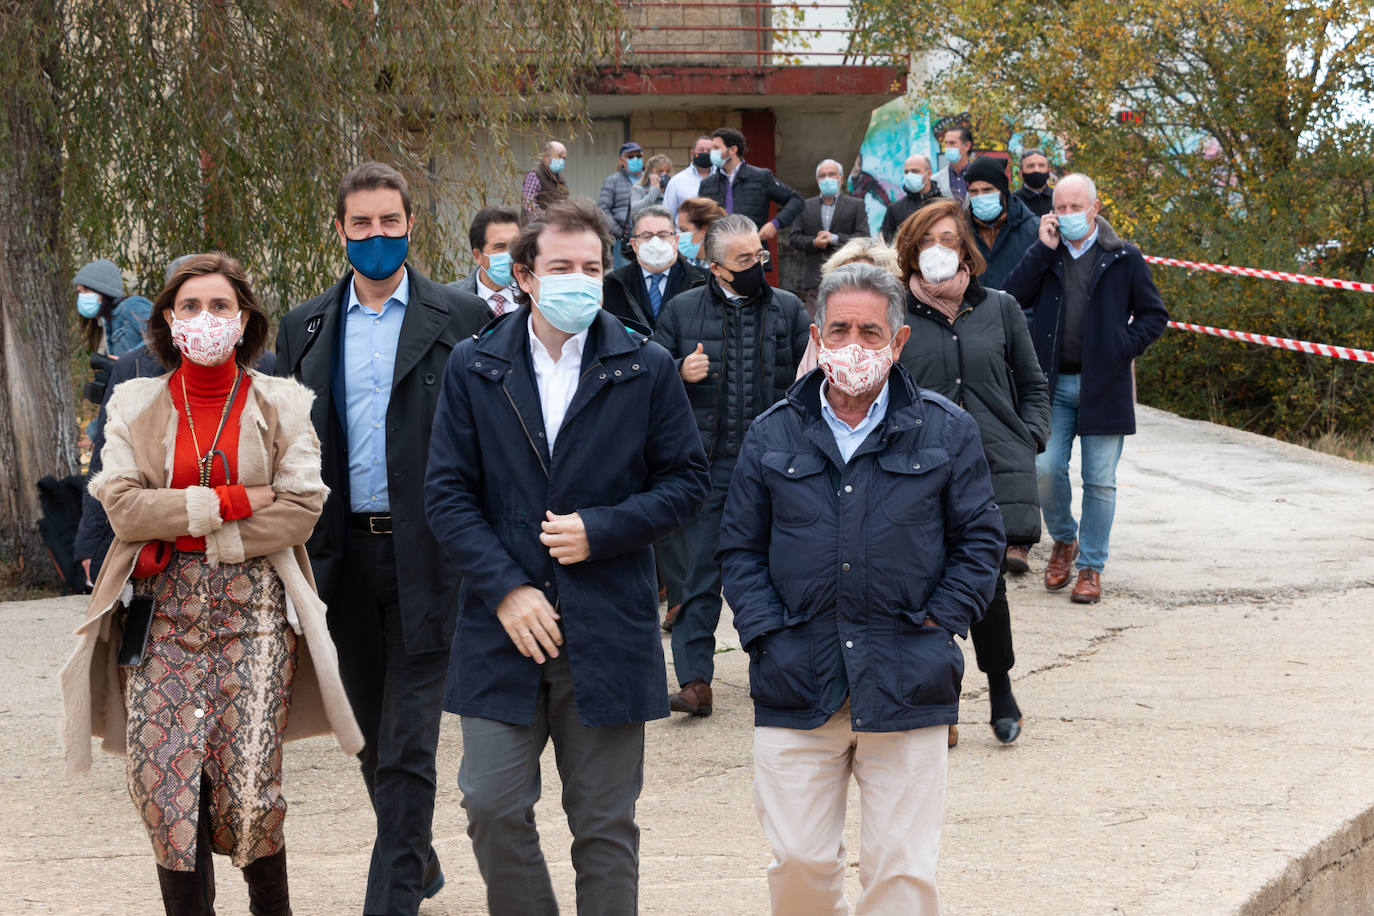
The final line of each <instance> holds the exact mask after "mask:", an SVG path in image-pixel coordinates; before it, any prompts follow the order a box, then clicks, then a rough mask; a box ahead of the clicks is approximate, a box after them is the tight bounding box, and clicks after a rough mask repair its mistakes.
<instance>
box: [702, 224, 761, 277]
mask: <svg viewBox="0 0 1374 916" xmlns="http://www.w3.org/2000/svg"><path fill="white" fill-rule="evenodd" d="M758 231H759V227H758V226H756V225H754V221H753V220H752V219H750V218H749V217H747V216H745V215H744V214H743V213H731V214H728V215H726V216H722V217H721V218H720V219H718V220H716V221H715V222H714V223H712V224H711V228H709V229H707V230H706V238H704V239H702V240H701V244H702V246H703V247H704V248H705V249H706V260H708V261H714V262H715V263H717V264H722V266H723V262H722V261H721V258H723V257H725V252H724V251H723V250H722V249H724V247H725V237H726V236H727V235H748V234H749V233H751V232H758Z"/></svg>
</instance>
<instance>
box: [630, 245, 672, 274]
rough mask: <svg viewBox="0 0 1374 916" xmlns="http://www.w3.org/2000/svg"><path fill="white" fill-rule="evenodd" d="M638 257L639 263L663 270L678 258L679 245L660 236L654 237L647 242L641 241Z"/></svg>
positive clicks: (650, 268)
mask: <svg viewBox="0 0 1374 916" xmlns="http://www.w3.org/2000/svg"><path fill="white" fill-rule="evenodd" d="M637 257H638V258H639V263H641V264H643V265H644V266H645V267H647V268H649V270H651V271H657V270H662V269H663V268H665V267H667V266H668V265H669V264H671V263H673V261H674V260H676V259H677V247H676V246H675V245H674V244H673V243H672V242H665V241H663V239H660V238H652V239H650V240H649V241H647V242H640V243H639V252H638V255H637Z"/></svg>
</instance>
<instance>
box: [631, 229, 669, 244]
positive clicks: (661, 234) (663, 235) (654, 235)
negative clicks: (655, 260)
mask: <svg viewBox="0 0 1374 916" xmlns="http://www.w3.org/2000/svg"><path fill="white" fill-rule="evenodd" d="M635 238H637V239H639V240H640V241H641V242H651V241H653V240H654V239H658V240H659V241H661V242H671V241H672V240H673V239H675V238H677V233H676V232H669V231H668V230H667V229H662V230H660V231H658V232H636V233H635Z"/></svg>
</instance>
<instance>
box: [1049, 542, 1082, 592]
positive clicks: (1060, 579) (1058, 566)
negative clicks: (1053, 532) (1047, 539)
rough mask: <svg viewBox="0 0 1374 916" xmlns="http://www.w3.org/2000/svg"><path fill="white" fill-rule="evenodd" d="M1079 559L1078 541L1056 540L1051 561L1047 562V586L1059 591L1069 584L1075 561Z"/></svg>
mask: <svg viewBox="0 0 1374 916" xmlns="http://www.w3.org/2000/svg"><path fill="white" fill-rule="evenodd" d="M1076 559H1078V542H1077V541H1055V542H1054V547H1053V548H1051V549H1050V561H1049V562H1048V563H1046V564H1045V588H1047V589H1049V590H1050V591H1052V592H1057V591H1059V590H1060V589H1061V588H1063V587H1064V586H1066V585H1068V584H1069V574H1070V573H1071V572H1072V571H1073V561H1074V560H1076Z"/></svg>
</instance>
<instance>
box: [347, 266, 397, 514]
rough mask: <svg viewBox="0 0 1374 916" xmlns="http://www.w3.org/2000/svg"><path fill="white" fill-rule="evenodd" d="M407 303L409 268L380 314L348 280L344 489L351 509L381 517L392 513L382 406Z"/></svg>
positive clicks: (388, 391)
mask: <svg viewBox="0 0 1374 916" xmlns="http://www.w3.org/2000/svg"><path fill="white" fill-rule="evenodd" d="M409 302H410V271H409V270H408V269H407V270H406V271H405V272H404V273H403V274H402V275H401V285H400V286H398V287H396V292H394V293H392V294H391V298H390V299H388V300H386V302H385V303H384V304H383V305H382V310H381V311H380V312H374V311H372V309H370V308H366V307H365V306H364V305H363V304H362V303H361V302H359V301H358V294H357V292H355V291H354V289H353V282H352V281H351V280H350V281H349V284H348V307H347V309H346V310H345V312H344V352H343V364H344V396H345V398H346V399H347V402H346V403H347V409H346V413H345V415H346V416H347V418H348V490H349V494H348V496H349V505H350V506H351V507H352V509H353V511H354V512H366V513H368V514H369V515H385V514H386V513H388V512H390V511H391V499H390V496H389V495H388V493H387V485H386V479H387V478H386V408H387V405H388V404H390V403H391V377H392V375H393V373H394V372H395V371H396V348H397V347H398V346H399V345H400V342H401V322H402V321H404V320H405V314H406V305H407V303H409Z"/></svg>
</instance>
